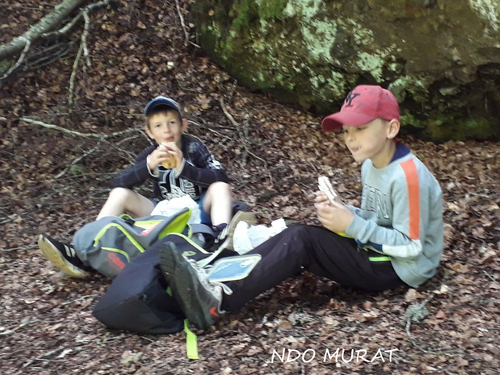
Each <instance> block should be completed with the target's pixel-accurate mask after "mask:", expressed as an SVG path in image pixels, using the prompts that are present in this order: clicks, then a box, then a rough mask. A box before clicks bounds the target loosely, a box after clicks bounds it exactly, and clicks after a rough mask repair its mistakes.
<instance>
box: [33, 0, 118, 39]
mask: <svg viewBox="0 0 500 375" xmlns="http://www.w3.org/2000/svg"><path fill="white" fill-rule="evenodd" d="M113 1H115V0H104V1H100V2H98V3H94V4H90V5H89V6H87V7H85V10H84V11H80V12H79V13H78V14H77V15H76V16H75V17H73V19H72V20H71V21H70V22H68V23H67V24H66V25H64V27H62V28H61V29H59V30H57V31H51V32H48V33H44V34H42V35H41V37H42V38H52V37H58V36H61V35H64V34H66V33H67V32H68V31H69V30H71V29H72V28H73V26H75V25H76V23H77V22H78V21H79V20H80V18H82V17H84V15H83V13H84V12H85V11H92V10H94V9H96V8H100V7H104V6H107V5H109V4H110V3H111V2H113Z"/></svg>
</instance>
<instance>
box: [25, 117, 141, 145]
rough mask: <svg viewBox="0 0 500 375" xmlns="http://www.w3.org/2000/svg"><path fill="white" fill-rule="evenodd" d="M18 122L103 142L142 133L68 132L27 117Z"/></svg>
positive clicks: (126, 131)
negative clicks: (120, 136)
mask: <svg viewBox="0 0 500 375" xmlns="http://www.w3.org/2000/svg"><path fill="white" fill-rule="evenodd" d="M20 120H21V121H24V122H26V123H28V124H33V125H40V126H43V127H44V128H47V129H54V130H58V131H60V132H63V133H67V134H71V135H76V136H79V137H85V138H98V139H100V140H105V139H108V138H112V137H116V136H118V135H124V134H129V133H133V132H140V133H142V130H140V129H135V128H134V129H127V130H122V131H119V132H114V133H111V134H101V133H81V132H78V131H75V130H69V129H66V128H63V127H61V126H57V125H54V124H47V123H45V122H42V121H37V120H33V119H31V118H28V117H21V118H20Z"/></svg>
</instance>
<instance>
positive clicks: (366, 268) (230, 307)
mask: <svg viewBox="0 0 500 375" xmlns="http://www.w3.org/2000/svg"><path fill="white" fill-rule="evenodd" d="M249 254H260V255H261V256H262V259H261V260H260V262H259V263H258V264H257V266H256V267H255V268H254V269H253V270H252V272H251V273H250V275H248V277H247V278H245V279H243V280H239V281H232V282H228V283H225V284H226V285H227V286H228V287H229V288H231V289H232V290H233V294H231V295H224V299H223V301H222V306H221V307H222V309H223V310H225V311H236V310H238V309H240V308H241V307H242V306H243V305H244V304H245V303H247V302H248V301H250V300H251V299H253V298H255V297H256V296H258V295H259V294H260V293H262V292H265V291H266V290H268V289H270V288H273V287H275V286H276V285H278V284H279V283H281V282H282V281H284V280H286V279H288V278H290V277H293V276H295V275H297V274H299V273H300V272H302V271H304V270H306V271H309V272H312V273H315V274H316V275H320V276H324V277H327V278H329V279H331V280H333V281H336V282H338V283H339V284H341V285H343V286H346V287H353V288H359V289H364V290H370V291H382V290H385V289H392V288H396V287H398V286H400V285H403V284H404V283H403V281H401V279H400V278H399V277H398V275H397V274H396V272H395V271H394V269H393V268H392V264H391V262H390V261H382V262H380V261H373V259H372V260H370V259H369V258H370V257H381V254H378V253H376V252H373V251H365V250H360V249H358V248H357V246H356V242H355V241H354V240H353V239H351V238H345V237H342V236H339V235H337V234H335V233H333V232H331V231H329V230H328V229H325V228H322V227H314V226H307V225H295V226H292V227H290V228H288V229H285V230H284V231H283V232H281V233H280V234H278V235H276V236H275V237H273V238H271V239H269V240H268V241H266V242H264V243H263V244H262V245H260V246H258V247H256V248H255V249H253V250H252V251H250V252H249Z"/></svg>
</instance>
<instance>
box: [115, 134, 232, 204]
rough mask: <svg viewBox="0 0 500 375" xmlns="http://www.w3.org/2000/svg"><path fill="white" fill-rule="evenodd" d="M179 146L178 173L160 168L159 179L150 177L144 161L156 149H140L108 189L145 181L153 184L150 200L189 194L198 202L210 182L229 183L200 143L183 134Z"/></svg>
mask: <svg viewBox="0 0 500 375" xmlns="http://www.w3.org/2000/svg"><path fill="white" fill-rule="evenodd" d="M181 142H182V147H181V151H182V154H183V155H184V164H183V167H182V170H181V171H180V173H179V171H177V170H176V169H166V168H164V167H163V166H162V165H161V164H160V165H159V167H158V170H159V176H157V177H155V176H153V175H152V174H151V172H150V171H149V168H148V166H147V157H148V155H149V154H151V152H153V151H154V149H156V148H157V147H158V145H157V144H155V145H152V146H149V147H147V148H146V149H144V150H143V151H142V152H141V153H140V154H139V155H138V156H137V158H136V161H135V164H133V165H131V166H130V167H128V168H127V169H126V170H124V171H123V172H122V173H120V175H119V176H118V177H117V178H116V179H115V180H114V181H113V182H112V186H113V187H124V188H128V189H132V188H134V187H136V186H140V185H142V184H144V182H145V181H146V180H148V179H149V180H152V181H153V182H154V197H155V198H157V199H160V200H161V199H170V198H173V197H178V196H182V195H184V194H189V195H190V196H191V198H193V199H194V200H198V199H199V198H200V195H201V194H203V193H204V192H205V191H206V190H207V189H208V187H209V186H210V185H211V184H213V183H214V182H217V181H223V182H229V179H228V177H227V175H226V172H224V170H223V169H222V166H221V164H220V163H219V162H218V161H217V160H216V159H215V157H214V156H213V155H212V154H210V152H208V149H207V147H206V146H205V145H204V144H203V143H202V142H201V141H200V140H198V139H196V138H194V137H191V136H188V135H186V134H183V135H182V137H181Z"/></svg>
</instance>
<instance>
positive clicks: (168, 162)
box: [161, 142, 175, 169]
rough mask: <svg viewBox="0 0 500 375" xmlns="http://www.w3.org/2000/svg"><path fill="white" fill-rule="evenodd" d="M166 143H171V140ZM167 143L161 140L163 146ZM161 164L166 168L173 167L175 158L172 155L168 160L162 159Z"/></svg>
mask: <svg viewBox="0 0 500 375" xmlns="http://www.w3.org/2000/svg"><path fill="white" fill-rule="evenodd" d="M168 143H173V142H168ZM166 144H167V143H166V142H162V144H161V145H162V146H165V145H166ZM161 165H163V166H164V167H165V168H167V169H172V168H175V158H174V157H173V156H172V157H170V158H169V159H168V160H165V161H162V162H161Z"/></svg>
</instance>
